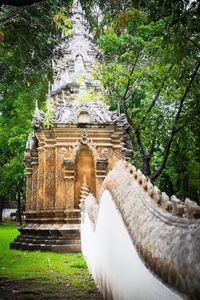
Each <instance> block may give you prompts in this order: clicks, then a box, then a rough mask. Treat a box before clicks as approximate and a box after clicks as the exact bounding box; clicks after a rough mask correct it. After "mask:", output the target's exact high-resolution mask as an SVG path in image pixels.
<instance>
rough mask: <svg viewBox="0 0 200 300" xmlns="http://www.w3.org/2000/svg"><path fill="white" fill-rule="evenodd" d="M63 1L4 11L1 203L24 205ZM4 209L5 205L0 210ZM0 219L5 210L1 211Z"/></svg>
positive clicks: (1, 17) (0, 49)
mask: <svg viewBox="0 0 200 300" xmlns="http://www.w3.org/2000/svg"><path fill="white" fill-rule="evenodd" d="M67 8H68V7H67V6H65V7H64V8H63V2H62V1H48V3H47V2H46V1H44V2H41V3H38V4H37V5H32V6H28V7H23V8H20V9H16V8H15V7H6V6H3V7H2V9H1V12H0V32H2V36H3V39H2V40H1V42H0V74H1V80H0V98H1V100H0V200H1V203H3V201H4V200H5V199H6V200H10V201H17V199H18V203H19V202H20V201H22V202H23V199H24V197H25V185H24V182H25V178H24V165H23V156H24V154H23V153H24V150H25V145H26V141H27V137H28V134H29V133H30V131H31V130H32V128H31V122H32V114H33V111H34V108H35V101H36V100H37V101H38V102H39V104H40V105H41V106H43V107H44V106H45V98H46V94H47V89H48V82H49V81H51V79H52V69H51V60H52V57H53V47H54V45H55V44H56V43H57V41H58V38H59V37H60V34H61V32H60V30H58V28H57V25H60V23H59V22H62V20H60V17H59V16H60V14H61V13H63V10H64V11H66V10H67ZM0 206H1V205H0ZM0 215H1V210H0Z"/></svg>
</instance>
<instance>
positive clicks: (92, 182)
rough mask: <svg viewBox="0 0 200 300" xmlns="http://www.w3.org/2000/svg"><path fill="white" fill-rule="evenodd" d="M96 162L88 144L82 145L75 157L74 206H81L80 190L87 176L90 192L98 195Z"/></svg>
mask: <svg viewBox="0 0 200 300" xmlns="http://www.w3.org/2000/svg"><path fill="white" fill-rule="evenodd" d="M95 173H96V172H95V163H94V158H93V154H92V151H91V150H90V149H89V148H88V147H87V146H81V148H80V150H79V151H78V153H77V156H76V159H75V173H74V208H79V207H78V205H79V203H80V192H81V187H82V185H83V180H84V177H86V180H87V184H88V187H89V191H90V193H92V194H93V195H94V196H96V176H95Z"/></svg>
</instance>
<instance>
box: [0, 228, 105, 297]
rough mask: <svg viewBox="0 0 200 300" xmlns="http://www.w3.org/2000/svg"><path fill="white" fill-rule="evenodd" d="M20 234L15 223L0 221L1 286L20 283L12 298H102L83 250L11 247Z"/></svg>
mask: <svg viewBox="0 0 200 300" xmlns="http://www.w3.org/2000/svg"><path fill="white" fill-rule="evenodd" d="M17 235H18V230H17V228H16V227H15V226H14V225H13V224H12V223H10V222H5V223H3V224H2V225H0V288H1V287H2V288H3V289H4V291H5V290H9V288H10V286H12V288H13V286H15V284H16V285H17V286H16V288H15V289H14V291H15V290H16V289H17V291H18V294H17V296H16V295H15V297H13V295H11V296H12V297H11V298H12V299H33V298H35V297H36V296H37V297H36V298H37V299H70V300H71V299H102V298H101V297H100V295H99V293H98V291H97V290H96V287H95V284H94V281H93V280H92V279H91V277H90V275H89V274H88V270H87V266H86V263H85V261H84V259H83V256H82V254H81V253H78V254H77V253H76V254H71V253H66V254H59V253H52V252H40V251H34V252H30V251H20V250H10V249H9V243H10V242H11V241H13V240H14V238H15V237H16V236H17ZM9 283H10V285H9ZM22 283H23V284H22ZM23 285H24V290H23ZM0 291H1V290H0ZM20 291H21V292H20ZM31 293H32V294H31ZM22 294H23V295H22ZM20 295H21V296H20ZM18 296H20V297H19V298H17V297H18ZM32 296H33V298H31V297H32ZM11 298H10V299H11ZM1 299H2V298H1ZM5 299H7V298H5Z"/></svg>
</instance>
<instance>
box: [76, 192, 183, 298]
mask: <svg viewBox="0 0 200 300" xmlns="http://www.w3.org/2000/svg"><path fill="white" fill-rule="evenodd" d="M93 228H94V226H93V224H92V223H91V221H90V219H89V217H88V214H87V212H86V211H84V213H82V224H81V243H82V251H83V255H84V257H85V259H86V262H87V264H88V267H89V271H90V272H91V274H92V276H93V277H94V279H95V281H96V283H97V285H98V287H99V289H100V290H101V292H102V294H103V295H104V297H105V298H106V299H113V300H156V299H162V300H178V299H179V300H180V299H182V298H181V297H180V296H179V295H178V294H176V293H175V292H174V291H172V290H171V289H169V288H168V287H167V286H165V285H164V284H163V283H162V282H161V281H159V280H158V279H157V278H156V277H155V276H154V275H153V274H152V273H151V272H150V271H149V270H148V269H147V268H146V266H145V265H144V263H143V261H142V260H141V259H140V257H139V256H138V253H137V251H136V249H135V247H134V246H133V244H132V241H131V238H130V236H129V234H128V231H127V229H126V227H125V225H124V223H123V220H122V218H121V216H120V214H119V213H118V210H117V209H116V206H115V204H114V202H113V201H112V196H111V194H110V192H109V191H108V190H105V191H104V192H103V195H102V199H101V202H100V208H99V214H98V220H97V225H96V230H95V231H93Z"/></svg>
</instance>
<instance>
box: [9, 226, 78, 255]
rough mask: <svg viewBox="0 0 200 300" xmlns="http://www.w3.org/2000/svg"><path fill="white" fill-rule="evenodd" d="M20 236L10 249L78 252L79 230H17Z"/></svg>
mask: <svg viewBox="0 0 200 300" xmlns="http://www.w3.org/2000/svg"><path fill="white" fill-rule="evenodd" d="M19 231H20V235H19V236H18V237H17V238H16V239H15V240H14V242H12V243H11V244H10V249H20V250H29V251H33V250H41V251H53V252H58V253H63V252H80V230H79V229H78V228H76V229H73V228H71V229H70V228H68V229H66V230H64V229H63V230H62V229H57V230H56V229H49V230H48V229H46V230H45V229H26V228H25V229H23V228H21V229H19Z"/></svg>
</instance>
